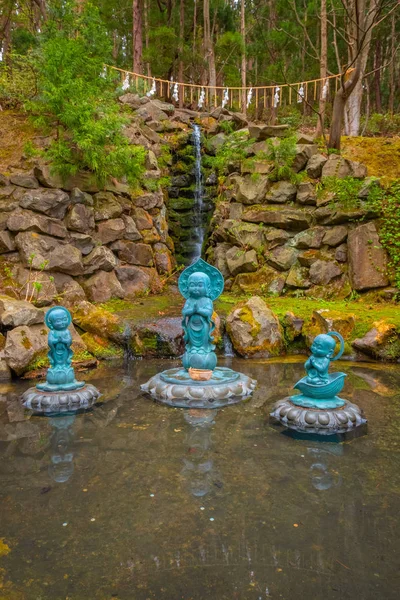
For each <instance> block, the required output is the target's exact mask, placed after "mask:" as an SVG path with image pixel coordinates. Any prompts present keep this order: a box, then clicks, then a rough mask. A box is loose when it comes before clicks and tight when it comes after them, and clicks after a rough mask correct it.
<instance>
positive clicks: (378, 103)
mask: <svg viewBox="0 0 400 600" xmlns="http://www.w3.org/2000/svg"><path fill="white" fill-rule="evenodd" d="M381 66H382V44H381V41H380V40H376V44H375V57H374V70H375V69H376V70H375V73H374V88H375V110H376V112H377V113H381V112H382V97H381Z"/></svg>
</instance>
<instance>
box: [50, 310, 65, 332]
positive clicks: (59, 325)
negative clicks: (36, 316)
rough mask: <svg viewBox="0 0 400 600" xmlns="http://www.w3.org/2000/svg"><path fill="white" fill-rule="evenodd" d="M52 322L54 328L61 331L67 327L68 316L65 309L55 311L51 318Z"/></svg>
mask: <svg viewBox="0 0 400 600" xmlns="http://www.w3.org/2000/svg"><path fill="white" fill-rule="evenodd" d="M50 321H51V324H52V325H53V328H54V329H56V330H57V331H61V330H62V329H67V327H68V317H67V315H66V314H65V312H64V311H62V310H60V311H54V312H53V314H52V315H51V318H50Z"/></svg>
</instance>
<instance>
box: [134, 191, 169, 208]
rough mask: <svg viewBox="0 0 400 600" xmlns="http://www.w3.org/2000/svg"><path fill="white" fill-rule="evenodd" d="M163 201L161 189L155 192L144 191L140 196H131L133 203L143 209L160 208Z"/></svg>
mask: <svg viewBox="0 0 400 600" xmlns="http://www.w3.org/2000/svg"><path fill="white" fill-rule="evenodd" d="M163 203H164V197H163V194H162V191H161V190H158V191H156V192H145V193H143V194H140V196H135V197H134V198H133V204H134V205H135V206H138V207H139V208H143V209H144V210H151V209H152V208H161V207H162V205H163Z"/></svg>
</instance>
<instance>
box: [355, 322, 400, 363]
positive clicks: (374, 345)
mask: <svg viewBox="0 0 400 600" xmlns="http://www.w3.org/2000/svg"><path fill="white" fill-rule="evenodd" d="M373 325H374V326H373V327H372V329H370V330H369V331H368V333H366V334H365V336H364V337H362V338H357V339H355V340H354V341H353V342H352V346H353V348H355V349H356V350H361V352H364V353H365V354H367V355H368V356H372V357H373V358H380V359H384V360H385V359H386V360H387V359H392V360H393V358H395V357H396V351H397V353H398V349H397V348H396V343H397V344H398V333H397V330H396V326H395V325H393V324H391V323H387V322H385V321H384V320H381V321H377V322H376V323H374V324H373ZM393 345H394V348H393V347H392V346H393ZM393 350H394V352H393Z"/></svg>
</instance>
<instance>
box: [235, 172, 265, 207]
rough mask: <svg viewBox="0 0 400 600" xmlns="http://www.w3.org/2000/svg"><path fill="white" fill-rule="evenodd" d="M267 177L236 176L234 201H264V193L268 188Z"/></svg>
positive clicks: (254, 202)
mask: <svg viewBox="0 0 400 600" xmlns="http://www.w3.org/2000/svg"><path fill="white" fill-rule="evenodd" d="M269 186H270V184H269V181H268V178H267V177H262V176H261V177H259V178H257V179H254V178H252V177H251V175H247V176H246V177H240V178H239V177H238V178H237V184H236V191H235V196H236V201H237V202H241V203H242V204H259V203H260V202H261V203H263V202H265V194H266V192H267V190H268V189H269Z"/></svg>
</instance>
